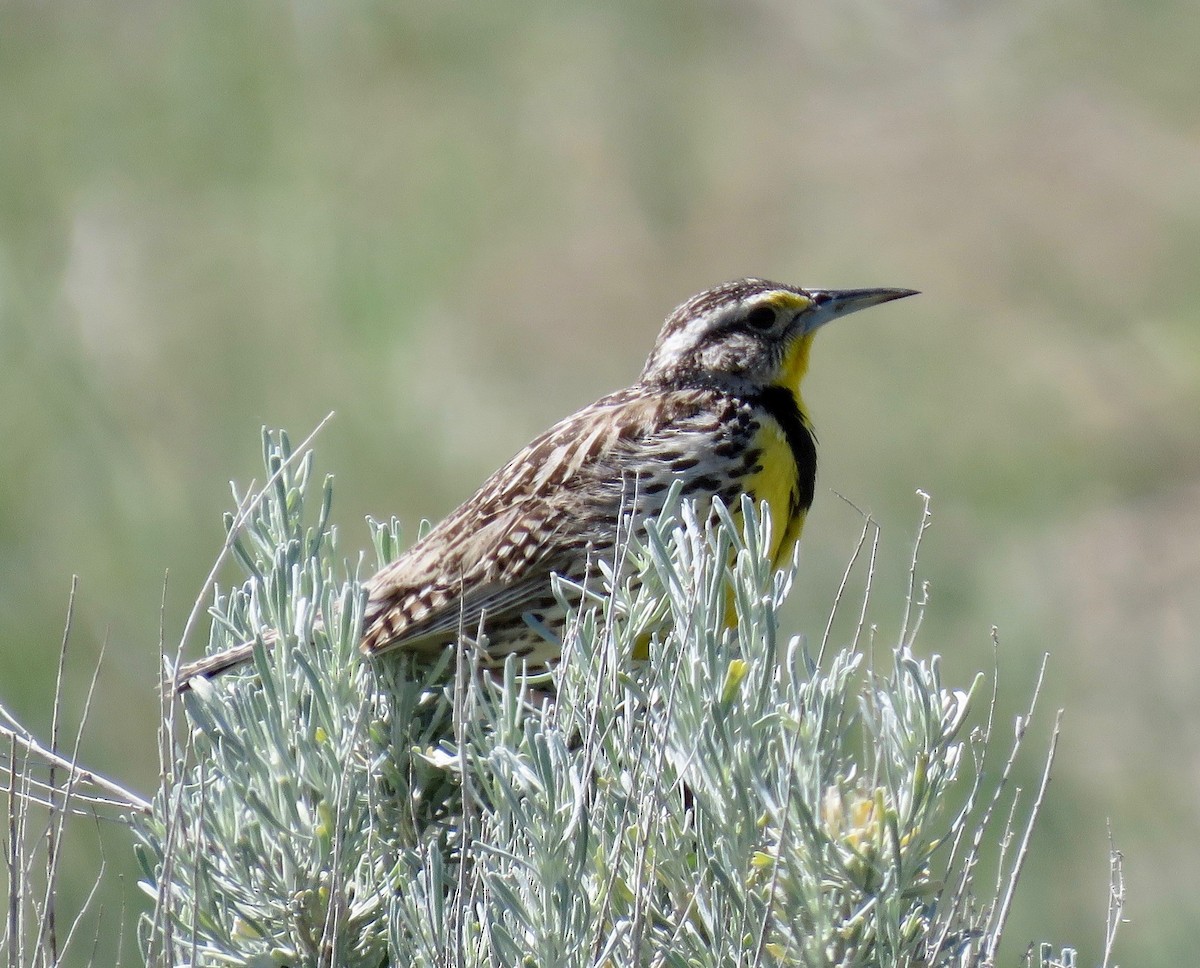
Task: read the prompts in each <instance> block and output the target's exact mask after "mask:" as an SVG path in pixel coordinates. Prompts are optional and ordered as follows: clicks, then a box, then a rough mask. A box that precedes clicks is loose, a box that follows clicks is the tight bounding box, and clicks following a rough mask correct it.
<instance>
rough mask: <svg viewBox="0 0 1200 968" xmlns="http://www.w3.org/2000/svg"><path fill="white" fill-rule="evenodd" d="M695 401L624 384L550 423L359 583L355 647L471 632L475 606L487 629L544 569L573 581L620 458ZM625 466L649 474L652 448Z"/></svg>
mask: <svg viewBox="0 0 1200 968" xmlns="http://www.w3.org/2000/svg"><path fill="white" fill-rule="evenodd" d="M697 409H698V400H697V397H696V393H695V392H694V391H678V392H663V391H661V390H660V391H657V392H648V391H646V390H645V389H644V388H639V387H634V388H631V389H629V390H623V391H620V392H618V393H615V394H612V395H611V396H608V397H605V398H603V399H602V400H599V401H597V402H596V403H594V404H593V405H592V406H590V407H587V408H586V409H584V410H581V411H579V412H578V413H576V414H574V415H573V416H571V417H568V418H566V419H565V420H563V421H562V422H561V423H559V424H557V425H556V426H554V427H552V428H550V430H548V431H546V433H544V434H542V436H540V437H538V438H537V439H536V440H534V441H533V442H532V443H531V444H530V445H529V446H528V447H526V448H525V449H524V450H523V451H521V452H520V453H519V454H517V455H516V456H515V457H514V458H513V459H512V460H511V461H509V462H508V463H507V464H506V465H505V466H504V467H502V468H501V469H500V470H498V471H497V472H496V473H495V474H493V475H492V476H491V477H490V478H489V479H488V480H487V481H486V482H485V483H484V484H483V486H482V487H481V488H480V489H479V491H478V492H477V493H476V494H475V495H474V496H473V497H471V498H470V499H469V500H467V501H466V502H465V503H464V504H462V505H461V506H460V507H459V508H458V509H457V510H455V511H454V512H452V513H451V514H450V516H449V517H447V518H446V519H445V520H444V521H442V522H441V523H440V524H439V525H438V526H437V527H435V528H434V529H433V530H432V531H430V532H429V534H428V535H426V536H425V538H423V539H422V540H421V541H419V542H417V544H415V545H414V546H413V547H412V548H411V549H410V550H409V551H408V552H406V553H405V554H404V555H402V556H401V557H400V558H398V559H397V560H396V561H395V562H393V563H392V564H391V565H389V566H387V567H386V568H384V569H383V570H381V571H380V572H379V573H378V574H377V575H375V576H374V577H373V578H372V579H371V580H370V581H369V582H368V585H367V588H368V599H367V608H366V615H365V620H364V625H363V637H362V645H361V648H362V650H363V652H364V653H366V654H367V655H377V654H378V653H380V652H384V651H388V650H390V649H396V648H411V649H418V650H422V651H424V650H426V649H434V648H437V647H440V646H443V645H445V644H446V643H447V642H449V641H451V640H453V638H454V637H455V635H456V633H457V632H458V630H459V629H462V630H463V631H464V632H465V633H467V634H468V635H473V634H474V633H475V631H476V629H477V627H478V625H479V621H480V615H481V613H483V612H484V611H485V610H486V616H487V617H486V618H485V621H484V630H485V631H487V628H488V626H489V625H491V627H492V628H493V629H494V628H496V627H497V623H498V622H501V621H505V620H507V621H519V620H520V614H521V612H522V611H525V610H527V609H532V608H535V607H537V606H538V604H539V603H541V604H542V605H543V606H544V604H545V603H546V602H547V600H548V595H549V592H550V582H549V576H550V573H551V572H557V573H559V574H565V575H567V576H568V577H574V578H580V577H582V571H583V569H584V567H585V565H586V561H587V556H588V550H589V548H593V549H595V550H596V551H597V552H598V553H604V552H606V551H607V550H608V546H609V545H611V543H612V539H613V533H614V530H615V526H616V521H617V515H618V512H619V509H620V504H621V500H622V473H623V470H624V469H626V468H627V467H628V465H629V462H630V458H629V455H630V454H631V453H639V454H643V455H646V454H650V455H652V454H653V453H654V448H653V447H649V448H648V447H645V446H643V444H644V443H645V442H646V441H649V440H654V439H656V438H662V437H664V435H666V436H671V437H672V438H674V437H677V436H678V430H679V426H680V421H682V420H686V418H687V416H688V415H689V414H694V413H695V412H696V411H697ZM635 442H641V443H639V444H637V446H631V445H632V444H634V443H635ZM675 453H676V455H677V454H678V450H677V449H676V450H675ZM667 456H668V455H667V454H664V455H663V457H664V458H666V457H667ZM635 463H639V464H640V465H641V466H639V467H635V468H633V469H634V470H635V471H638V472H639V473H641V472H643V471H644V472H645V473H647V474H649V473H653V472H655V461H654V458H653V457H647V458H646V460H642V461H638V462H635ZM662 463H663V466H662V467H660V468H657V471H658V472H662V471H666V472H667V474H668V476H669V472H670V465H669V463H668V462H666V461H664V462H662ZM663 489H665V487H664V488H663Z"/></svg>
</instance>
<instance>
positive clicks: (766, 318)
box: [746, 306, 775, 332]
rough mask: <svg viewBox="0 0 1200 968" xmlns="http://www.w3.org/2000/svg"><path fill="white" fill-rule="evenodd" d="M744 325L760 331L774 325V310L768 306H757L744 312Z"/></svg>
mask: <svg viewBox="0 0 1200 968" xmlns="http://www.w3.org/2000/svg"><path fill="white" fill-rule="evenodd" d="M746 325H747V326H749V327H750V328H751V329H757V330H760V331H762V332H765V331H766V330H768V329H770V328H771V327H772V326H774V325H775V310H774V309H772V308H771V307H770V306H758V307H756V308H755V309H751V310H750V312H748V313H746Z"/></svg>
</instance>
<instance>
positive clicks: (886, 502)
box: [0, 0, 1200, 965]
mask: <svg viewBox="0 0 1200 968" xmlns="http://www.w3.org/2000/svg"><path fill="white" fill-rule="evenodd" d="M1198 47H1200V7H1197V6H1196V4H1195V3H1194V0H1156V2H1142V0H1136V2H1135V0H1099V2H1096V0H1092V2H1087V3H1085V2H1081V0H1058V2H1051V3H1046V2H1045V0H996V2H984V3H962V2H950V0H945V2H938V0H902V2H884V0H843V2H840V3H836V4H819V3H791V2H786V0H758V2H747V3H742V4H732V3H715V2H701V3H686V2H666V3H655V4H647V3H642V2H632V0H624V2H614V3H610V4H607V5H603V6H602V5H599V4H594V5H591V4H578V3H567V4H562V3H550V2H537V0H523V2H517V3H508V4H485V3H478V2H476V3H449V2H433V0H426V2H409V3H401V4H394V5H393V4H386V3H357V2H356V3H345V4H336V5H335V4H322V3H317V2H307V3H301V2H297V3H293V4H290V5H289V4H283V3H266V2H264V3H258V4H248V5H238V4H228V3H221V4H217V3H191V4H153V3H138V2H133V3H122V4H115V3H109V4H103V3H102V4H90V3H82V2H60V3H56V4H47V3H40V2H37V3H34V2H27V3H12V2H10V3H7V4H5V5H4V6H3V8H2V9H0V428H2V430H0V434H2V436H0V444H2V446H0V698H2V700H3V701H4V702H6V703H9V704H10V705H11V706H12V708H13V709H14V710H15V711H16V712H18V713H19V714H20V715H21V716H23V717H24V719H25V721H26V722H27V724H29V725H30V726H32V727H33V728H35V729H36V730H37V731H39V732H40V733H42V734H43V735H44V734H45V733H46V731H47V730H48V726H49V717H50V713H49V697H50V696H51V695H52V688H53V686H52V682H53V671H54V667H55V663H56V653H57V647H58V642H59V639H60V637H61V632H62V626H63V621H64V616H65V612H66V603H67V597H68V590H69V587H70V581H71V576H72V575H73V574H77V575H79V576H80V579H81V584H80V592H79V596H78V602H77V613H76V623H75V630H74V634H73V636H72V639H71V646H70V648H71V653H70V660H69V670H70V678H69V682H68V685H67V700H68V704H69V706H70V708H72V709H78V708H80V706H81V705H82V701H83V696H84V694H85V690H86V685H87V681H88V679H89V678H90V676H91V673H92V669H93V666H94V663H95V661H96V656H97V654H98V651H99V649H100V648H101V645H102V644H103V643H107V654H106V657H105V660H104V665H103V667H102V670H101V675H100V684H99V695H98V697H97V699H96V701H95V703H94V709H93V712H92V714H91V719H90V724H89V730H88V733H87V736H86V739H85V742H84V752H83V757H84V759H85V760H86V761H87V762H88V763H89V764H90V765H92V766H94V767H97V768H99V769H101V770H105V771H108V772H110V773H113V774H116V775H118V776H120V777H122V778H124V779H126V780H127V781H128V782H129V783H131V784H132V785H133V786H135V787H137V788H138V789H141V790H144V791H148V790H150V789H151V788H152V784H153V778H154V775H155V754H154V749H155V730H156V726H157V719H158V706H157V702H156V699H155V685H156V678H157V668H158V657H157V656H158V639H159V633H158V628H159V612H160V601H161V599H162V596H163V580H164V574H166V573H168V572H169V582H168V585H167V589H166V607H165V615H164V618H163V621H164V625H165V630H166V632H165V634H166V639H167V641H168V643H171V644H173V643H174V642H175V641H177V640H178V635H179V633H180V630H181V628H182V624H183V621H184V617H185V616H186V614H187V612H188V610H189V609H190V607H191V604H192V601H193V599H194V598H195V597H196V595H197V594H200V593H201V592H202V582H203V580H204V576H205V574H206V573H207V571H208V569H209V567H210V564H211V562H212V560H213V558H214V556H215V554H216V553H217V551H218V549H219V547H220V543H221V540H222V535H223V532H222V527H221V512H222V511H223V510H225V509H226V508H228V507H229V506H230V504H231V500H230V496H229V490H228V483H227V482H228V481H230V480H236V481H238V482H240V483H241V484H243V485H245V484H247V483H248V482H249V481H250V479H251V478H253V477H261V472H260V463H259V436H258V435H259V427H260V425H262V424H269V425H271V426H282V427H286V428H289V429H290V430H291V431H292V432H293V436H294V438H299V437H302V436H303V435H304V434H305V433H306V432H307V431H308V430H309V429H311V428H312V427H313V426H314V425H315V424H316V422H317V421H318V420H320V418H321V417H322V416H324V414H325V413H327V412H328V411H330V410H333V411H336V413H337V416H336V418H335V420H334V421H333V423H332V424H331V425H330V426H329V427H328V428H327V429H326V430H325V431H324V432H323V434H322V435H321V437H320V439H319V442H318V455H319V458H320V467H321V469H322V470H325V471H333V472H335V474H336V479H337V489H336V504H335V518H336V520H337V522H338V523H339V526H340V529H341V543H342V547H343V549H344V550H345V551H346V552H347V553H349V554H353V553H354V552H355V551H356V550H357V549H359V548H364V549H365V548H367V547H368V544H369V542H368V536H367V531H366V527H365V525H364V524H363V518H364V515H366V514H374V515H377V516H387V515H390V514H392V513H395V514H397V515H399V516H400V517H401V518H402V519H403V520H404V521H405V522H406V524H407V525H408V526H409V528H410V533H411V530H412V529H413V528H415V526H416V524H417V522H418V521H419V520H420V519H421V518H431V519H436V518H438V517H440V516H441V515H443V514H444V513H445V512H447V511H448V510H449V509H450V508H451V507H453V506H454V505H455V504H456V503H458V502H459V501H460V500H462V499H463V498H465V497H466V496H467V495H468V494H469V493H470V492H471V491H472V490H473V488H474V486H475V485H477V484H478V483H479V482H480V481H481V480H482V479H483V477H484V476H485V475H486V474H487V473H488V472H490V471H491V470H492V469H493V468H494V467H496V466H497V465H498V464H499V463H501V462H502V461H503V460H505V459H506V458H507V457H509V456H510V455H511V454H512V453H513V452H514V451H515V450H516V449H518V448H519V447H520V446H521V445H522V444H524V443H525V441H526V440H527V439H528V438H529V437H531V436H532V435H533V434H535V433H536V432H538V431H539V430H541V429H543V428H544V427H545V426H547V425H548V424H549V423H551V422H552V421H553V420H555V419H557V418H558V417H560V416H562V415H564V414H566V413H568V412H570V411H572V410H574V409H576V408H577V407H579V406H582V405H584V404H586V403H588V402H590V401H591V400H593V399H594V398H595V397H597V396H598V395H600V394H602V393H604V392H606V391H608V390H610V389H612V388H615V387H618V386H621V385H624V384H626V383H628V382H629V381H630V380H631V379H632V378H633V377H634V376H635V375H636V373H637V372H638V370H639V368H640V366H641V363H642V361H643V359H644V357H645V355H646V353H647V351H648V349H649V347H650V345H651V342H652V340H653V338H654V335H655V333H656V331H657V327H658V325H659V323H660V321H661V318H662V316H663V315H664V314H665V313H666V312H667V311H668V310H670V309H671V307H672V306H673V305H674V304H675V303H677V302H679V301H680V300H682V299H683V298H685V297H686V296H688V295H690V294H691V293H692V292H694V291H696V290H698V289H701V288H704V287H706V286H708V285H711V284H713V283H716V282H719V281H722V280H724V279H727V278H730V277H734V276H739V275H744V274H758V275H765V276H767V277H770V278H778V279H781V280H785V281H789V282H797V283H801V284H807V285H829V286H908V287H913V288H917V289H921V290H923V292H924V295H922V296H920V297H919V298H918V299H913V300H908V301H905V302H904V303H902V304H897V305H895V306H888V307H886V308H885V309H880V310H875V311H873V312H871V313H868V314H863V315H861V316H855V317H853V318H852V319H851V320H849V321H847V322H846V323H845V324H839V325H838V326H837V327H831V328H830V329H829V330H827V331H825V332H824V333H823V334H822V338H821V339H820V340H819V345H818V347H817V350H816V353H815V359H814V372H813V373H812V376H811V378H810V382H809V384H808V389H807V394H806V396H807V399H808V402H809V405H810V408H811V409H812V411H813V413H814V416H815V419H816V422H817V428H818V432H819V434H820V437H821V444H822V467H821V476H820V481H819V485H818V497H817V506H816V508H815V509H814V513H813V514H812V516H811V517H810V525H809V529H808V534H807V537H806V543H805V549H804V555H803V569H802V572H801V576H800V580H799V588H798V591H797V593H796V595H795V604H794V613H793V615H794V625H795V628H796V629H797V630H807V631H809V632H810V633H813V634H814V635H819V633H820V631H821V630H822V629H823V627H824V623H825V616H826V614H827V612H828V608H829V605H830V603H831V601H832V599H833V595H834V592H835V590H836V587H837V584H838V581H839V579H840V576H841V572H842V569H843V567H844V564H845V561H846V559H847V557H848V555H849V553H850V551H851V550H852V548H853V545H854V543H855V540H856V539H857V536H858V533H859V530H860V528H861V519H860V518H859V516H858V514H857V512H856V511H854V510H853V509H852V508H851V507H850V506H849V505H848V504H846V503H844V502H843V501H841V500H839V498H838V497H837V496H836V495H835V494H834V492H835V491H836V492H838V493H840V494H842V495H845V496H846V497H847V498H848V499H849V500H851V501H853V502H854V503H855V504H856V505H858V506H860V507H863V508H866V509H868V510H870V512H871V513H872V514H873V515H874V516H875V518H876V519H877V520H878V522H879V523H880V525H881V527H882V540H883V546H882V551H881V555H880V563H879V574H878V577H877V583H876V585H877V587H876V597H875V608H874V615H875V618H876V620H877V621H878V623H879V625H880V631H879V640H880V641H881V642H882V643H888V642H890V641H892V640H893V639H894V636H895V634H896V631H895V630H896V625H897V622H898V617H899V614H900V610H901V604H902V599H903V589H904V581H905V568H906V561H907V557H908V555H909V551H910V544H911V541H912V537H913V534H914V532H915V529H916V525H917V521H918V516H919V502H918V500H917V499H916V497H915V496H914V490H915V489H916V488H918V487H921V488H924V489H926V490H928V491H929V492H930V493H932V495H933V497H934V524H933V528H932V530H931V531H930V532H929V534H928V535H927V538H926V543H925V546H924V549H923V558H922V575H923V576H924V577H925V578H927V579H928V580H929V581H930V582H931V597H932V605H931V608H930V610H929V613H928V615H927V617H926V620H925V625H924V627H923V629H922V632H921V637H920V640H919V645H920V647H921V649H922V650H923V651H925V652H934V651H936V652H939V653H943V654H944V655H945V656H946V657H947V675H948V678H949V679H950V680H951V681H957V682H960V683H965V682H967V681H969V677H970V676H971V675H972V674H973V672H974V671H975V670H976V669H981V668H990V666H991V663H992V648H991V644H990V635H989V629H990V627H991V626H992V625H993V624H995V625H997V626H998V627H999V629H1000V642H1001V647H1000V666H1001V692H1002V697H1003V700H1004V704H1005V705H1004V708H1005V709H1006V710H1012V709H1016V708H1017V706H1018V704H1019V703H1020V702H1022V701H1023V700H1024V698H1025V697H1026V696H1027V694H1028V691H1029V688H1030V685H1031V683H1032V680H1033V676H1034V672H1035V669H1036V665H1037V662H1038V659H1039V657H1040V655H1041V653H1042V652H1043V651H1046V650H1048V651H1049V652H1050V653H1051V663H1050V672H1049V684H1048V687H1047V691H1046V694H1045V696H1044V697H1043V699H1044V702H1045V707H1044V713H1045V715H1044V716H1043V717H1042V718H1041V719H1040V720H1039V722H1038V724H1037V725H1036V726H1035V729H1034V733H1033V738H1032V739H1031V742H1035V743H1040V744H1044V743H1045V740H1046V738H1047V736H1048V731H1049V723H1050V719H1051V716H1052V713H1053V710H1054V709H1055V708H1057V707H1058V706H1065V707H1066V709H1067V714H1066V720H1065V723H1066V725H1065V732H1064V736H1063V740H1062V745H1061V749H1060V759H1059V763H1058V766H1057V770H1056V773H1055V777H1056V780H1055V783H1054V785H1053V786H1052V788H1051V798H1050V801H1049V804H1048V806H1047V808H1046V811H1045V815H1044V819H1043V823H1042V825H1041V827H1040V830H1039V833H1038V835H1037V837H1036V839H1035V844H1034V846H1035V852H1034V856H1033V858H1032V860H1031V862H1030V864H1029V868H1028V871H1027V874H1026V879H1025V881H1024V882H1023V888H1022V890H1021V892H1020V893H1019V894H1018V901H1017V908H1016V912H1015V915H1014V919H1015V923H1014V925H1013V930H1012V932H1011V934H1010V938H1011V939H1012V941H1011V945H1012V946H1011V948H1010V949H1009V953H1008V955H1007V957H1008V958H1009V959H1010V960H1009V961H1008V963H1013V960H1014V959H1016V958H1017V957H1018V955H1019V954H1020V952H1021V951H1022V950H1023V943H1024V941H1025V940H1028V939H1034V938H1047V939H1050V940H1055V941H1058V942H1067V941H1072V942H1075V943H1077V944H1079V945H1080V946H1081V949H1082V950H1081V955H1082V961H1081V963H1091V962H1093V961H1095V960H1096V959H1098V957H1099V952H1100V944H1101V939H1102V933H1103V915H1104V908H1105V902H1106V892H1107V886H1106V885H1107V869H1108V860H1107V849H1108V840H1107V833H1106V819H1109V818H1110V819H1111V824H1112V830H1113V834H1114V836H1115V839H1116V842H1117V844H1118V846H1119V847H1121V848H1122V849H1123V851H1124V852H1125V856H1126V859H1127V873H1128V881H1129V895H1130V897H1129V904H1128V912H1127V913H1128V916H1129V917H1130V919H1131V923H1130V924H1129V925H1128V926H1127V927H1126V929H1125V930H1124V932H1123V934H1122V936H1121V940H1120V945H1119V951H1120V952H1122V953H1123V954H1122V959H1123V960H1124V961H1125V962H1129V963H1139V964H1145V965H1177V964H1183V963H1189V962H1191V961H1192V960H1193V959H1194V951H1195V940H1194V939H1195V930H1196V928H1195V925H1196V921H1197V917H1198V916H1200V836H1198V833H1200V823H1198V819H1200V810H1198V808H1197V802H1198V798H1200V790H1198V789H1197V786H1198V779H1200V702H1198V701H1197V682H1198V681H1200V675H1198V673H1200V668H1198V666H1200V655H1198V653H1197V648H1196V646H1197V639H1198V637H1200V635H1198V632H1197V628H1198V624H1200V444H1198V441H1197V438H1198V433H1197V432H1198V430H1200V327H1198V326H1197V315H1198V313H1200V273H1198V272H1197V271H1196V270H1197V266H1196V263H1197V252H1198V251H1200V115H1198V114H1197V109H1196V105H1197V103H1200V71H1198V70H1197V67H1196V64H1197V61H1196V50H1197V49H1198ZM230 578H232V575H231V576H230ZM202 638H203V637H202V636H201V637H199V638H198V639H197V641H196V643H195V644H194V646H193V652H194V651H198V650H199V647H200V645H199V643H200V642H201V641H202ZM1005 715H1006V716H1007V715H1009V714H1008V713H1007V712H1006V714H1005ZM1010 721H1011V720H1010ZM1000 731H1001V732H1002V733H1006V732H1007V731H1008V727H1007V726H1002V727H1001V730H1000ZM1034 752H1035V753H1036V751H1034ZM1039 765H1040V764H1038V763H1037V762H1036V755H1035V756H1034V757H1032V758H1031V762H1030V763H1029V765H1028V768H1027V774H1026V779H1025V780H1024V781H1023V782H1026V783H1028V782H1030V781H1032V780H1033V779H1034V778H1035V776H1036V772H1037V769H1038V767H1039ZM69 849H70V850H71V851H72V852H73V861H74V863H73V865H72V866H73V867H77V868H78V876H72V877H71V878H70V879H69V881H68V883H67V884H66V885H65V886H64V894H63V903H64V904H70V903H77V902H78V900H79V898H80V897H81V896H82V892H83V891H84V890H85V889H86V886H87V884H88V880H87V879H86V878H85V877H84V875H85V874H86V872H87V871H88V870H89V869H90V866H91V865H92V864H93V863H94V862H95V861H96V858H97V856H98V855H97V853H96V851H97V848H96V846H95V838H94V837H93V836H91V835H90V834H89V832H88V831H86V830H85V831H83V832H82V833H80V834H79V835H77V836H76V837H75V839H74V840H73V841H71V843H70V844H69ZM105 852H106V862H107V865H108V873H109V875H110V878H109V879H110V887H109V888H108V889H107V893H106V894H105V895H104V898H103V902H104V912H105V913H104V919H105V925H106V927H105V928H104V929H102V930H101V935H102V942H101V948H100V949H99V952H98V954H97V959H98V960H97V963H98V964H104V963H106V961H107V962H108V963H111V961H112V959H113V958H114V957H115V948H113V947H111V946H112V945H115V942H116V934H117V932H116V930H115V923H116V921H117V920H118V919H119V917H120V915H119V912H120V910H121V908H122V905H123V904H124V905H125V910H126V912H127V913H129V912H133V911H136V910H137V909H138V905H140V904H141V903H142V902H141V899H140V896H139V895H138V894H137V892H136V890H135V888H134V887H133V883H134V880H135V879H136V878H135V875H134V867H133V865H132V862H131V860H130V859H129V857H128V850H127V842H126V841H125V840H124V839H123V837H122V836H119V835H116V836H114V835H110V836H109V837H108V838H107V843H106V848H105ZM72 874H73V875H74V874H75V871H74V870H73V871H72ZM130 943H131V942H130V940H129V939H128V938H127V939H126V961H127V962H130V961H132V962H133V963H136V962H137V958H136V957H133V958H130V954H131V949H130V947H129V945H130ZM88 949H89V945H87V944H85V945H83V946H82V948H81V949H80V950H79V951H77V952H76V957H77V958H82V957H83V956H84V955H86V954H87V952H88Z"/></svg>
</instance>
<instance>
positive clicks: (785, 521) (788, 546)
mask: <svg viewBox="0 0 1200 968" xmlns="http://www.w3.org/2000/svg"><path fill="white" fill-rule="evenodd" d="M753 446H754V447H755V448H756V449H759V450H761V451H762V457H761V458H759V461H758V463H760V464H761V465H762V470H761V471H759V472H758V473H757V474H754V475H752V476H751V477H750V478H749V479H748V480H747V481H746V490H747V492H748V493H750V494H751V495H753V497H754V500H755V501H756V502H757V503H762V502H763V501H766V502H767V505H768V506H769V507H770V508H771V522H772V528H771V560H772V562H773V563H774V564H775V567H777V568H778V567H780V566H781V565H782V564H783V563H784V562H785V561H786V560H787V558H788V557H789V556H790V555H791V554H792V549H794V548H795V546H796V542H797V541H799V540H800V532H801V530H802V529H803V527H804V512H805V510H807V509H806V508H801V507H800V506H799V502H800V494H799V474H798V471H797V468H796V460H795V458H794V457H793V455H792V449H791V447H790V446H789V445H788V440H787V437H786V436H785V435H784V432H783V430H782V429H781V428H780V426H779V425H778V424H777V423H775V421H773V420H769V419H768V420H765V421H764V422H763V425H762V427H760V428H759V431H758V433H757V435H756V438H755V440H754V443H753Z"/></svg>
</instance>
